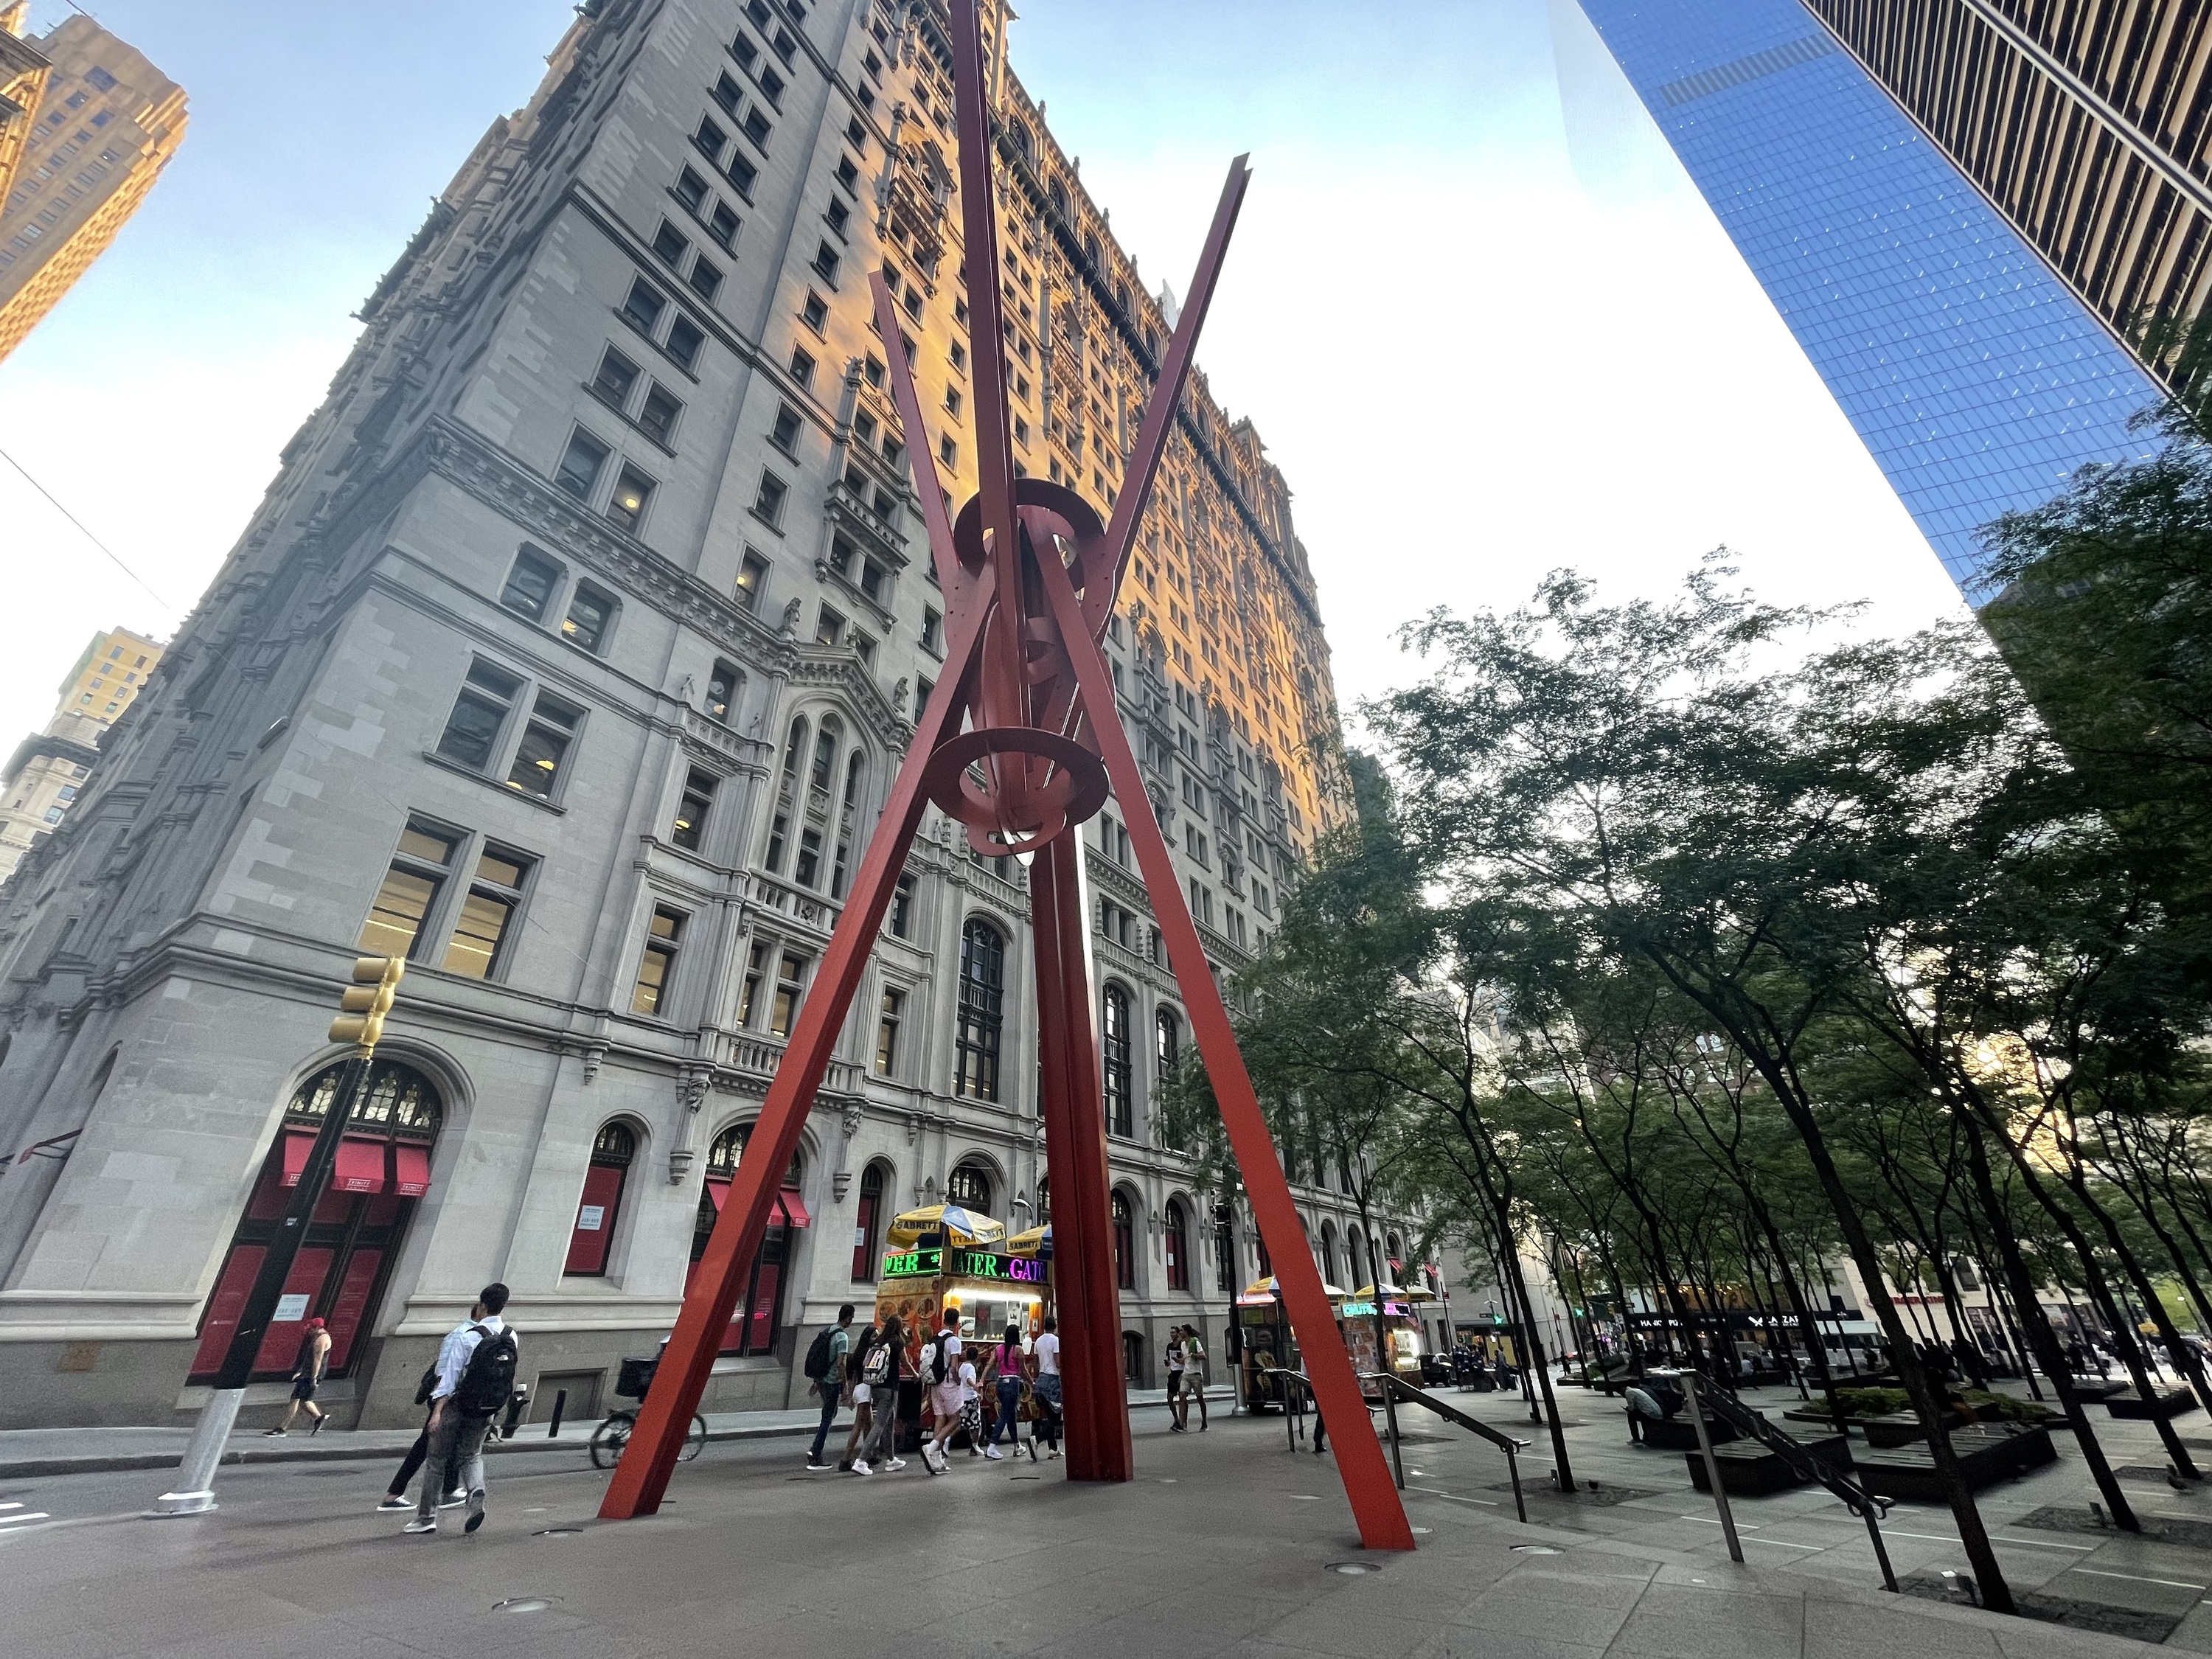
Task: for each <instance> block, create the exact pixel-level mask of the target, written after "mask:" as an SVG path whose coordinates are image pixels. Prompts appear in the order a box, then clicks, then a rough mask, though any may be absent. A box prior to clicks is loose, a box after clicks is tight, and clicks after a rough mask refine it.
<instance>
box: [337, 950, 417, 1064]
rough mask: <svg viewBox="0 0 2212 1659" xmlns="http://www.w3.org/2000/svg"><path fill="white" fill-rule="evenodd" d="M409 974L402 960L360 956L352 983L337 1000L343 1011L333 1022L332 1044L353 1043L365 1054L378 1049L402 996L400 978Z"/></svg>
mask: <svg viewBox="0 0 2212 1659" xmlns="http://www.w3.org/2000/svg"><path fill="white" fill-rule="evenodd" d="M406 971H407V963H406V959H405V958H404V957H356V958H355V959H354V964H353V980H354V982H353V983H352V984H351V985H350V986H349V987H347V988H346V990H345V992H344V993H343V994H342V995H341V996H340V997H339V998H338V1007H339V1008H340V1009H341V1010H342V1011H343V1012H341V1013H340V1014H339V1015H338V1017H337V1018H336V1019H334V1020H332V1021H331V1042H350V1043H353V1044H355V1045H356V1046H357V1047H358V1048H361V1049H362V1052H364V1053H366V1052H367V1051H368V1050H369V1049H371V1048H374V1047H376V1044H377V1040H378V1039H379V1038H380V1037H381V1036H383V1035H384V1017H385V1015H386V1014H388V1013H390V1012H392V1002H393V1000H395V999H396V998H397V997H398V994H399V976H400V975H402V974H404V973H405V972H406Z"/></svg>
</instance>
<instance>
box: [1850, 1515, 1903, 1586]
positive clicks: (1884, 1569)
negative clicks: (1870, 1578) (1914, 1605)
mask: <svg viewBox="0 0 2212 1659" xmlns="http://www.w3.org/2000/svg"><path fill="white" fill-rule="evenodd" d="M1859 1513H1860V1514H1861V1515H1862V1516H1864V1517H1865V1520H1866V1523H1867V1537H1868V1538H1869V1540H1871V1541H1872V1542H1873V1544H1874V1559H1875V1560H1876V1561H1878V1562H1879V1563H1881V1587H1882V1588H1883V1589H1886V1590H1890V1591H1893V1592H1894V1591H1895V1590H1896V1589H1897V1573H1896V1571H1895V1570H1894V1569H1893V1568H1892V1567H1891V1565H1889V1551H1888V1549H1887V1547H1885V1546H1884V1545H1883V1543H1882V1541H1881V1525H1880V1524H1879V1523H1878V1522H1876V1521H1875V1518H1874V1506H1873V1505H1872V1504H1869V1505H1868V1506H1867V1507H1866V1508H1865V1509H1863V1510H1860V1511H1859Z"/></svg>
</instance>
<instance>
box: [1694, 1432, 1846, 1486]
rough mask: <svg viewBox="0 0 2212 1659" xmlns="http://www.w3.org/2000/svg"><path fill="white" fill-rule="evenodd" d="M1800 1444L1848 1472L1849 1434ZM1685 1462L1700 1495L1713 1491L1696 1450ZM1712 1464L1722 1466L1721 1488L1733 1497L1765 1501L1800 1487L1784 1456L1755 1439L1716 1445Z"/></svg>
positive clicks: (1823, 1460)
mask: <svg viewBox="0 0 2212 1659" xmlns="http://www.w3.org/2000/svg"><path fill="white" fill-rule="evenodd" d="M1798 1445H1799V1446H1800V1447H1801V1448H1802V1449H1803V1450H1805V1451H1806V1452H1808V1453H1809V1454H1811V1455H1812V1456H1813V1458H1814V1460H1815V1461H1816V1462H1821V1463H1825V1464H1826V1465H1827V1466H1828V1467H1829V1468H1846V1469H1847V1468H1850V1466H1851V1444H1850V1437H1849V1436H1847V1435H1841V1434H1832V1435H1823V1436H1821V1437H1819V1438H1817V1439H1813V1440H1801V1441H1799V1442H1798ZM1686 1461H1687V1462H1688V1463H1689V1466H1690V1480H1691V1481H1692V1483H1693V1484H1694V1485H1695V1486H1697V1488H1698V1490H1699V1492H1711V1490H1712V1489H1713V1487H1712V1482H1711V1481H1710V1480H1707V1479H1706V1478H1705V1458H1704V1457H1703V1456H1701V1455H1699V1453H1697V1452H1694V1451H1693V1452H1691V1453H1690V1454H1689V1455H1688V1456H1687V1459H1686ZM1713 1462H1716V1463H1717V1464H1718V1465H1720V1471H1721V1485H1722V1486H1725V1487H1726V1488H1728V1494H1729V1497H1731V1498H1765V1497H1766V1496H1768V1495H1769V1494H1770V1493H1772V1492H1790V1491H1792V1490H1794V1489H1795V1488H1796V1486H1797V1484H1798V1480H1797V1477H1796V1474H1794V1473H1793V1472H1792V1471H1791V1469H1790V1465H1789V1464H1787V1463H1785V1462H1783V1460H1782V1454H1781V1453H1779V1452H1777V1451H1772V1450H1770V1449H1768V1448H1767V1447H1765V1446H1763V1445H1761V1444H1760V1443H1759V1442H1758V1441H1756V1440H1739V1441H1736V1442H1735V1443H1734V1444H1732V1445H1726V1446H1715V1447H1714V1448H1713Z"/></svg>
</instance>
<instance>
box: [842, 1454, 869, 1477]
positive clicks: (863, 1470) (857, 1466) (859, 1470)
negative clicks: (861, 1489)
mask: <svg viewBox="0 0 2212 1659" xmlns="http://www.w3.org/2000/svg"><path fill="white" fill-rule="evenodd" d="M846 1467H847V1468H849V1469H851V1470H852V1471H853V1473H854V1474H874V1473H875V1471H874V1470H873V1469H872V1468H869V1467H868V1466H867V1464H866V1462H863V1461H861V1460H860V1459H858V1458H855V1459H854V1461H853V1462H850V1463H848V1464H847V1465H846Z"/></svg>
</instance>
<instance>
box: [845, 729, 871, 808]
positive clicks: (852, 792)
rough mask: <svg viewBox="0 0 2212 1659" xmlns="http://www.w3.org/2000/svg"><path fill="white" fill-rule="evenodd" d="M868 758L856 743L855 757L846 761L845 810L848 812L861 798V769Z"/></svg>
mask: <svg viewBox="0 0 2212 1659" xmlns="http://www.w3.org/2000/svg"><path fill="white" fill-rule="evenodd" d="M867 759H868V757H866V755H864V754H862V753H861V752H860V748H859V746H858V745H857V744H855V745H854V750H853V758H852V759H850V760H848V761H847V762H846V763H845V810H846V811H848V812H849V811H852V810H853V805H854V802H855V801H857V800H859V799H860V769H861V768H862V767H864V766H866V764H867Z"/></svg>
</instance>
